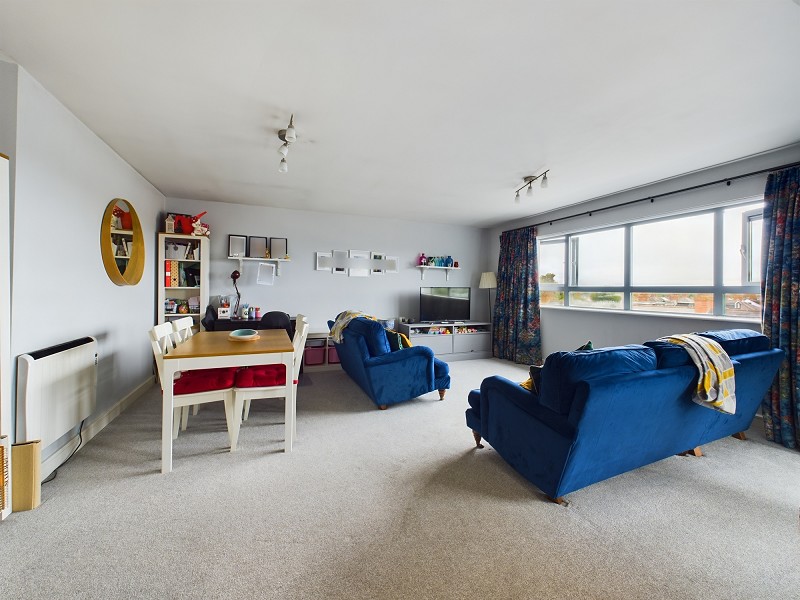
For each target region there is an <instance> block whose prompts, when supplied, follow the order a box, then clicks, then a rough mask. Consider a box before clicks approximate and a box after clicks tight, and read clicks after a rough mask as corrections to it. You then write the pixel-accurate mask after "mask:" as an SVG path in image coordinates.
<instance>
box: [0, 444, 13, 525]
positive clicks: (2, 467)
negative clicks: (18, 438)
mask: <svg viewBox="0 0 800 600" xmlns="http://www.w3.org/2000/svg"><path fill="white" fill-rule="evenodd" d="M10 463H11V442H9V440H8V436H6V435H0V519H5V518H6V517H7V516H8V515H9V514H10V513H11V495H10V494H9V492H10V491H11V473H10V472H9V470H8V465H9V464H10Z"/></svg>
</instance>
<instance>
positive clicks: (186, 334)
mask: <svg viewBox="0 0 800 600" xmlns="http://www.w3.org/2000/svg"><path fill="white" fill-rule="evenodd" d="M193 328H194V319H193V318H192V317H181V318H180V319H175V320H173V321H172V339H173V342H174V344H175V345H176V346H177V345H178V344H182V343H183V342H185V341H186V340H188V339H189V338H190V337H192V336H193V335H194V329H193ZM190 408H191V410H192V414H193V415H197V413H198V412H199V411H200V405H199V404H195V405H193V406H191V407H189V406H184V407H183V409H182V410H181V431H186V426H187V425H188V423H189V409H190Z"/></svg>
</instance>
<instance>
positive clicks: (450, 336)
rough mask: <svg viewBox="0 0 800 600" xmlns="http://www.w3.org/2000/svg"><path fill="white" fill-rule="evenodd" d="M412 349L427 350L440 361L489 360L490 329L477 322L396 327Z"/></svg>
mask: <svg viewBox="0 0 800 600" xmlns="http://www.w3.org/2000/svg"><path fill="white" fill-rule="evenodd" d="M397 329H398V331H400V332H401V333H404V334H405V335H407V336H408V339H409V340H411V343H412V344H413V345H414V346H428V347H429V348H430V349H431V350H433V353H434V354H435V355H436V356H437V357H438V358H441V359H442V360H464V359H468V358H490V357H491V356H492V326H491V324H490V323H482V322H479V321H436V322H426V323H398V325H397Z"/></svg>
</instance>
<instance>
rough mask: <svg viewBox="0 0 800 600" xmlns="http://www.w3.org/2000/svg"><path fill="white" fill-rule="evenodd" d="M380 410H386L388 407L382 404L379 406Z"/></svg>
mask: <svg viewBox="0 0 800 600" xmlns="http://www.w3.org/2000/svg"><path fill="white" fill-rule="evenodd" d="M378 408H380V409H381V410H386V405H385V404H381V405H379V406H378Z"/></svg>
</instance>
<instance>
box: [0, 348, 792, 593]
mask: <svg viewBox="0 0 800 600" xmlns="http://www.w3.org/2000/svg"><path fill="white" fill-rule="evenodd" d="M451 370H452V376H453V382H454V385H453V388H452V389H451V390H450V391H449V392H448V394H447V398H446V399H445V401H444V402H439V401H438V400H437V397H438V396H437V394H436V393H433V394H429V395H427V396H425V397H423V398H421V399H418V400H415V401H412V402H409V403H404V404H401V405H397V406H394V407H390V408H389V410H386V411H379V410H377V409H376V408H375V407H374V406H373V405H372V403H371V402H370V401H369V400H368V399H367V398H366V397H365V396H364V395H363V393H362V392H361V391H360V390H359V389H358V388H357V387H356V386H355V384H354V383H352V381H350V379H348V378H347V377H346V376H345V375H344V374H343V373H342V372H341V371H334V372H328V373H312V374H307V375H304V376H303V379H302V381H301V385H300V388H299V394H298V411H299V412H298V435H299V440H298V442H297V443H296V445H295V451H294V452H293V453H291V454H284V453H283V452H282V448H283V424H282V420H283V412H282V411H283V409H282V405H281V403H280V401H275V400H265V401H254V403H253V409H252V412H251V417H250V420H249V421H248V422H247V423H246V424H245V425H243V427H242V433H241V437H240V442H239V445H240V448H239V451H238V452H236V453H234V454H231V453H229V452H227V448H226V443H227V441H226V440H227V435H226V432H225V420H224V416H223V412H222V409H221V407H219V408H217V407H213V406H209V405H206V406H205V407H204V408H203V409H202V410H201V412H200V414H199V415H198V416H196V417H192V418H191V419H190V425H189V430H188V431H186V432H183V433H181V435H180V437H179V438H178V440H177V441H176V442H175V444H174V472H173V473H171V474H169V475H162V474H161V473H160V396H159V395H158V393H157V392H156V390H155V389H154V390H153V391H152V393H150V394H148V395H147V396H146V397H144V398H143V399H142V400H141V401H139V402H138V403H137V404H136V405H135V406H133V407H132V408H131V409H129V410H128V411H127V412H126V413H124V414H123V415H122V416H120V417H119V418H118V419H117V420H116V421H114V422H113V423H112V424H111V425H110V426H109V427H107V428H106V429H105V430H104V431H103V432H102V433H101V434H100V435H98V436H97V437H95V438H94V439H93V440H92V441H91V442H90V443H89V444H88V445H87V446H86V447H85V448H83V449H82V450H81V451H80V452H78V453H77V454H76V455H75V457H74V458H73V459H72V461H71V462H70V463H69V464H67V465H66V466H64V467H62V468H61V469H60V471H59V474H58V477H57V478H56V479H55V480H54V481H53V482H52V483H49V484H46V485H45V486H44V487H43V491H42V498H43V503H42V506H41V507H39V508H38V509H36V510H34V511H31V512H27V513H15V514H13V515H12V516H11V517H10V519H8V520H7V521H5V522H3V523H0V549H1V550H2V561H0V597H3V598H5V597H10V598H282V599H293V598H326V599H327V598H365V599H366V598H370V599H371V598H703V599H708V598H747V599H750V598H776V597H781V598H790V597H797V594H798V590H800V526H799V525H800V524H799V523H798V511H799V510H800V452H796V451H791V450H786V449H784V448H782V447H780V446H777V445H774V444H771V443H768V442H766V441H764V440H763V435H762V434H761V433H760V429H759V428H757V427H753V428H751V432H750V439H749V440H748V441H745V442H740V441H738V440H735V439H731V438H729V439H724V440H720V441H718V442H715V443H713V444H710V445H708V446H705V447H704V450H705V453H706V456H704V457H702V458H692V457H672V458H669V459H667V460H664V461H661V462H659V463H656V464H654V465H651V466H649V467H645V468H643V469H639V470H637V471H635V472H632V473H627V474H625V475H621V476H619V477H615V478H613V479H611V480H608V481H605V482H601V483H599V484H596V485H593V486H590V487H588V488H585V489H583V490H579V491H577V492H574V493H572V494H570V495H568V499H569V500H570V501H571V503H570V505H569V506H567V507H559V506H556V505H554V504H551V503H548V502H546V501H544V500H543V499H542V496H541V494H540V492H539V491H538V490H537V489H536V488H534V487H533V486H532V485H530V484H529V483H528V482H527V481H525V480H524V479H522V478H521V477H520V476H519V475H517V473H516V472H515V471H513V470H512V469H511V468H510V467H508V465H506V464H505V462H504V461H503V460H502V459H501V458H500V457H499V456H498V455H497V454H496V453H495V451H494V450H493V449H492V448H491V447H490V446H488V445H487V447H486V448H485V449H484V450H475V449H474V446H473V441H472V436H471V434H470V432H469V430H468V429H467V428H466V426H465V424H464V410H465V408H466V405H467V404H466V395H467V392H468V391H469V389H471V388H473V387H477V386H478V385H479V384H480V381H481V379H482V378H483V377H484V376H487V375H490V374H494V373H500V374H505V375H507V376H509V377H511V378H512V379H515V380H521V379H524V378H525V377H526V374H525V369H524V368H522V367H519V366H516V365H512V364H510V363H507V362H504V361H496V360H476V361H463V362H454V363H452V364H451ZM759 426H760V423H759ZM7 594H8V595H7Z"/></svg>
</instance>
